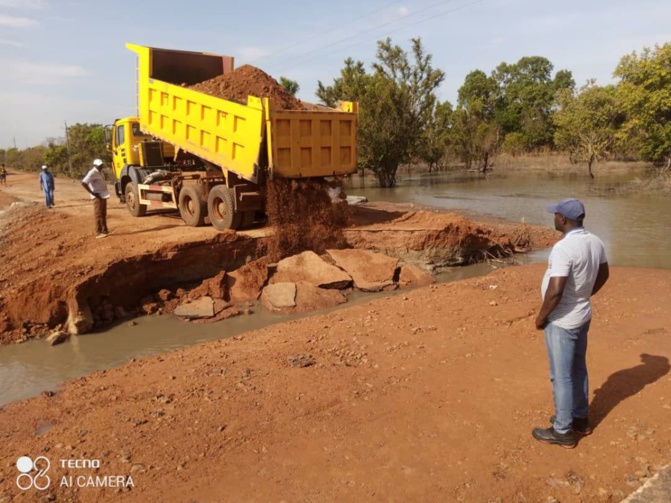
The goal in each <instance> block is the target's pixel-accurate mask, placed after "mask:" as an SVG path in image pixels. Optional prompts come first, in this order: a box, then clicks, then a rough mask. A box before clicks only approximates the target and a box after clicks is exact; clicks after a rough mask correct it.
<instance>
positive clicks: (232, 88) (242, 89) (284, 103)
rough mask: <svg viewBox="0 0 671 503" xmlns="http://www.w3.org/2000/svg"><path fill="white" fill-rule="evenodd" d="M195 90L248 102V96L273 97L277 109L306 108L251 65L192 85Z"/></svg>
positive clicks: (269, 77)
mask: <svg viewBox="0 0 671 503" xmlns="http://www.w3.org/2000/svg"><path fill="white" fill-rule="evenodd" d="M190 88H191V89H193V90H195V91H199V92H201V93H205V94H209V95H211V96H216V97H217V98H223V99H225V100H231V101H238V102H240V103H243V104H246V103H247V96H256V97H257V98H272V102H271V107H272V108H273V109H275V110H305V107H304V106H303V104H302V103H301V101H300V100H299V99H298V98H295V97H294V96H292V95H291V94H290V93H289V91H287V90H286V89H285V88H284V87H283V86H282V85H280V84H279V83H278V82H277V81H276V80H275V79H274V78H272V77H271V76H270V75H268V74H267V73H266V72H264V71H263V70H261V69H259V68H256V67H255V66H251V65H244V66H241V67H240V68H236V69H235V70H233V71H232V72H231V73H227V74H226V75H219V76H217V77H214V78H213V79H210V80H206V81H205V82H201V83H199V84H195V85H193V86H191V87H190Z"/></svg>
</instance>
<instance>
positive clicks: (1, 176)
mask: <svg viewBox="0 0 671 503" xmlns="http://www.w3.org/2000/svg"><path fill="white" fill-rule="evenodd" d="M0 184H2V185H7V169H6V168H5V163H4V162H3V163H2V164H0Z"/></svg>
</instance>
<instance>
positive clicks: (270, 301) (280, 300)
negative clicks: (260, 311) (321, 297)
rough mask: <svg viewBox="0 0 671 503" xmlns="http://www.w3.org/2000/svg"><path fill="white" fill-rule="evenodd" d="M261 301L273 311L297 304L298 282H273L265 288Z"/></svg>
mask: <svg viewBox="0 0 671 503" xmlns="http://www.w3.org/2000/svg"><path fill="white" fill-rule="evenodd" d="M261 303H262V304H263V306H264V307H266V308H267V309H269V310H271V311H277V310H280V309H282V308H286V307H295V306H296V283H290V282H283V283H273V284H272V285H268V286H267V287H265V288H264V289H263V293H261Z"/></svg>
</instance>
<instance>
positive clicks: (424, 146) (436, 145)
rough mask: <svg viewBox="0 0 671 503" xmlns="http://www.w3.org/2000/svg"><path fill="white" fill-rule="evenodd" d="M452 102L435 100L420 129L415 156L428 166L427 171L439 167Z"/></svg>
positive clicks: (446, 145)
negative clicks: (425, 121)
mask: <svg viewBox="0 0 671 503" xmlns="http://www.w3.org/2000/svg"><path fill="white" fill-rule="evenodd" d="M453 113H454V111H453V110H452V104H451V103H450V102H449V101H445V102H443V103H440V102H436V105H435V107H434V108H433V111H432V113H431V114H430V115H429V119H428V121H427V123H426V126H425V127H424V130H423V131H422V137H421V139H420V143H419V147H418V152H417V156H418V157H419V158H420V159H421V160H422V161H424V162H425V163H426V164H427V165H428V166H429V172H431V171H433V170H434V169H436V168H438V167H440V163H441V161H443V159H444V158H445V154H446V151H447V147H448V143H449V138H450V130H451V128H452V115H453Z"/></svg>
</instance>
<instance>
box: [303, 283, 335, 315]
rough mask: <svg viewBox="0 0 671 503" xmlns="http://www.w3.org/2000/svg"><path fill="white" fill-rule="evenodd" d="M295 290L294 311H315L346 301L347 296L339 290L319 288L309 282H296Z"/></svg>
mask: <svg viewBox="0 0 671 503" xmlns="http://www.w3.org/2000/svg"><path fill="white" fill-rule="evenodd" d="M296 290H297V291H296V307H295V309H294V311H293V312H295V313H307V312H309V311H317V310H318V309H326V308H328V307H334V306H337V305H339V304H344V303H345V302H347V297H345V296H344V295H343V294H342V293H341V292H340V291H339V290H333V289H326V288H319V287H318V286H315V285H313V284H311V283H298V285H296Z"/></svg>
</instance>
